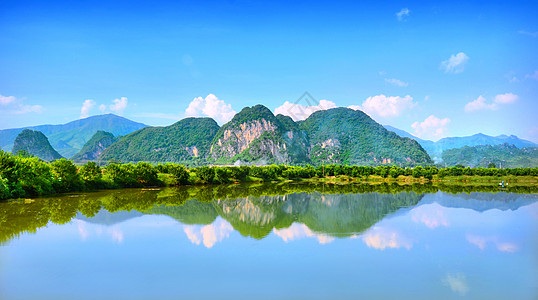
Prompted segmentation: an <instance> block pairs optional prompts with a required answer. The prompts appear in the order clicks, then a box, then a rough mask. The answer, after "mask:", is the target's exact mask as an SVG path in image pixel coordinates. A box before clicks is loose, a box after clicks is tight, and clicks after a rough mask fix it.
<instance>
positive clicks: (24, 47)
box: [0, 0, 538, 142]
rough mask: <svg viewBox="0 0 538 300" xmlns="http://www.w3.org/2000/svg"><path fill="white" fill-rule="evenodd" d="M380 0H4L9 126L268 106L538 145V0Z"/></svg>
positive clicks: (161, 118)
mask: <svg viewBox="0 0 538 300" xmlns="http://www.w3.org/2000/svg"><path fill="white" fill-rule="evenodd" d="M372 2H373V3H362V1H349V2H346V1H342V2H337V3H336V2H335V1H330V2H329V1H326V2H322V1H294V2H293V3H289V1H271V2H269V1H264V2H262V1H259V2H258V1H233V0H230V1H193V2H190V1H189V2H181V1H174V2H171V1H170V2H168V1H146V2H137V1H54V0H52V1H11V0H0V129H5V128H15V127H23V126H33V125H41V124H62V123H67V122H69V121H73V120H76V119H79V118H85V117H88V116H92V115H98V114H102V113H114V114H118V115H122V116H124V117H126V118H128V119H131V120H134V121H138V122H142V123H145V124H148V125H153V126H166V125H170V124H172V123H174V122H176V121H178V120H180V119H182V118H185V117H189V116H210V117H213V118H214V119H215V120H216V121H217V122H218V123H219V124H223V123H225V122H226V121H228V120H230V119H231V118H232V117H233V115H234V114H235V113H236V112H239V111H240V110H241V109H242V108H243V107H245V106H253V105H256V104H263V105H265V106H267V107H268V108H269V109H271V110H272V111H273V112H275V113H282V114H286V115H290V116H292V117H293V118H294V119H296V120H301V119H304V118H306V117H307V116H308V115H309V113H311V112H313V111H316V110H319V109H328V108H332V107H337V106H341V107H349V108H352V109H360V110H362V111H364V112H366V113H367V114H368V115H370V116H371V117H372V118H373V119H374V120H376V121H377V122H379V123H381V124H386V125H391V126H394V127H397V128H400V129H403V130H405V131H408V132H410V133H412V134H414V135H416V136H418V137H421V138H425V139H431V140H438V139H440V138H443V137H446V136H466V135H472V134H476V133H484V134H488V135H500V134H514V135H517V136H519V137H521V138H525V139H529V140H532V141H534V142H538V118H537V114H538V18H536V15H537V14H538V2H536V1H503V2H499V1H462V2H458V1H446V2H437V1H427V2H426V1H372ZM305 93H308V95H309V96H308V97H306V98H305V97H302V96H303V95H304V94H305Z"/></svg>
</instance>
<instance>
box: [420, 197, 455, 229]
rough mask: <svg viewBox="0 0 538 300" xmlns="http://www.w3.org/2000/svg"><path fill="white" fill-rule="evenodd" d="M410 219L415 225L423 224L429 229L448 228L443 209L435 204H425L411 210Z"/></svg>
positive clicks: (448, 223)
mask: <svg viewBox="0 0 538 300" xmlns="http://www.w3.org/2000/svg"><path fill="white" fill-rule="evenodd" d="M411 219H412V220H413V222H415V223H423V224H424V225H426V227H428V228H430V229H435V228H437V227H439V226H444V227H448V226H450V222H449V221H448V219H447V217H446V215H445V211H444V209H443V207H441V206H440V205H439V204H437V203H433V204H426V205H422V206H420V207H417V208H415V209H413V212H412V215H411Z"/></svg>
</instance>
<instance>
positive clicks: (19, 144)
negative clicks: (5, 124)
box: [11, 129, 62, 161]
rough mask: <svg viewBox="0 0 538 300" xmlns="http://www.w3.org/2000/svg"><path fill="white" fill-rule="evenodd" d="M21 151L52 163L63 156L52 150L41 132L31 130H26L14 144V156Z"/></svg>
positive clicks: (18, 136)
mask: <svg viewBox="0 0 538 300" xmlns="http://www.w3.org/2000/svg"><path fill="white" fill-rule="evenodd" d="M19 151H26V152H28V153H29V154H31V155H33V156H37V157H39V158H40V159H42V160H46V161H52V160H56V159H60V158H62V156H61V155H60V154H59V153H58V152H56V150H54V148H52V146H51V145H50V143H49V140H48V139H47V137H46V136H45V135H44V134H43V133H41V132H39V131H33V130H30V129H24V130H23V131H22V132H21V133H19V135H17V137H16V138H15V141H14V143H13V150H12V151H11V152H12V153H14V154H17V153H19Z"/></svg>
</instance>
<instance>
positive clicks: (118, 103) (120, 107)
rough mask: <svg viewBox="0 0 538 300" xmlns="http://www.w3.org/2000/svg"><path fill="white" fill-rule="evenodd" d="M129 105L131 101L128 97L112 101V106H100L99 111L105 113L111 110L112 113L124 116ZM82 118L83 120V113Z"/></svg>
mask: <svg viewBox="0 0 538 300" xmlns="http://www.w3.org/2000/svg"><path fill="white" fill-rule="evenodd" d="M86 101H88V100H86ZM128 103H129V100H128V99H127V97H121V98H119V99H114V100H112V104H110V105H105V104H101V105H99V110H100V111H101V113H105V112H106V111H107V110H110V111H112V112H115V113H116V114H118V115H122V114H123V111H124V110H125V109H126V108H127V106H128ZM81 118H82V112H81Z"/></svg>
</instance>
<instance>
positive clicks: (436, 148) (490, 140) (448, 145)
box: [384, 125, 538, 162]
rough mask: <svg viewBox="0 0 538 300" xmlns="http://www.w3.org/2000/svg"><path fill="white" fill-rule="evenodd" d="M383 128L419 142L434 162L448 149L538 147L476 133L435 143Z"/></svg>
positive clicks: (517, 140) (504, 136) (505, 137)
mask: <svg viewBox="0 0 538 300" xmlns="http://www.w3.org/2000/svg"><path fill="white" fill-rule="evenodd" d="M384 127H385V128H386V129H387V130H390V131H393V132H394V133H396V134H398V135H399V136H401V137H408V138H411V139H414V140H416V141H417V142H419V144H420V145H421V146H422V147H423V148H424V150H426V151H427V152H428V154H429V155H430V156H431V157H432V158H433V159H434V160H435V161H438V162H439V161H442V155H443V152H444V151H445V150H448V149H455V148H462V147H465V146H469V147H473V146H480V145H492V146H494V145H502V144H510V145H515V146H516V147H518V148H523V147H537V146H538V145H537V144H535V143H533V142H531V141H527V140H524V139H520V138H518V137H517V136H515V135H504V134H503V135H498V136H489V135H486V134H483V133H477V134H474V135H471V136H463V137H446V138H442V139H440V140H438V141H437V142H433V141H429V140H423V139H420V138H418V137H416V136H414V135H412V134H410V133H408V132H406V131H404V130H401V129H398V128H395V127H392V126H390V125H384Z"/></svg>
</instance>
